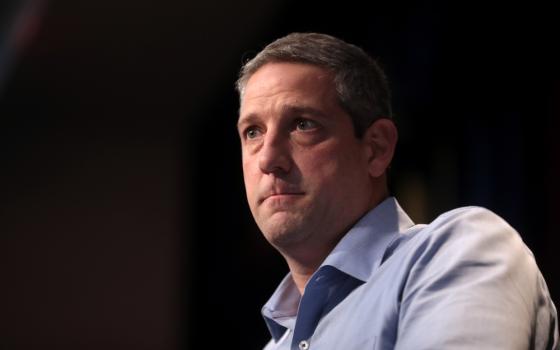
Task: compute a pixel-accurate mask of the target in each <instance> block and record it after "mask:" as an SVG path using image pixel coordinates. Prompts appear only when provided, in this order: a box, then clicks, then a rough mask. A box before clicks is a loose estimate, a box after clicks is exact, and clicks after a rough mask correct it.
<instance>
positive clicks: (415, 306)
mask: <svg viewBox="0 0 560 350" xmlns="http://www.w3.org/2000/svg"><path fill="white" fill-rule="evenodd" d="M323 278H325V279H323ZM324 281H327V284H325V285H324V286H323V285H322V284H321V283H324ZM325 288H326V289H327V290H328V292H325V293H319V294H321V295H322V296H319V294H313V293H317V292H318V291H321V290H325ZM306 295H307V299H306ZM323 297H324V298H326V299H324V301H323ZM312 304H322V306H321V307H322V309H320V310H322V311H321V312H319V314H320V315H319V317H320V318H319V319H317V317H315V316H316V315H315V314H316V313H315V314H314V312H312V311H309V310H313V308H314V307H315V306H314V305H312ZM298 310H299V312H298ZM262 314H263V316H264V318H265V321H266V323H267V326H268V328H269V330H270V332H271V335H272V339H271V341H270V342H269V343H268V344H267V345H266V347H265V349H266V350H288V349H292V350H293V349H302V350H306V349H329V350H331V349H334V350H336V349H345V350H353V349H356V350H362V349H372V350H373V349H380V350H388V349H411V350H422V349H469V350H471V349H508V350H511V349H554V350H556V349H559V348H560V346H559V344H558V324H557V314H556V309H555V307H554V304H553V303H552V300H551V299H550V296H549V293H548V289H547V287H546V284H545V281H544V279H543V277H542V275H541V273H540V271H539V269H538V267H537V265H536V263H535V260H534V257H533V255H532V253H531V252H530V251H529V249H528V248H527V247H526V246H525V244H524V243H523V242H522V240H521V238H520V236H519V235H518V234H517V232H516V231H515V230H514V229H513V228H512V227H511V226H509V225H508V224H507V223H506V222H505V221H504V220H502V219H501V218H500V217H499V216H497V215H496V214H494V213H492V212H491V211H489V210H487V209H484V208H479V207H465V208H459V209H455V210H452V211H449V212H447V213H445V214H443V215H441V216H439V217H438V218H437V219H436V220H434V221H433V222H432V223H431V224H429V225H415V224H414V223H413V222H412V221H411V220H410V218H409V217H408V216H407V215H406V213H405V212H404V211H403V210H402V209H401V208H400V206H399V204H398V203H397V201H396V200H395V198H393V197H391V198H388V199H386V200H385V201H384V202H382V203H381V204H380V205H378V206H377V207H376V208H374V209H373V210H372V211H370V212H369V213H367V214H366V215H365V216H364V217H363V218H362V219H361V220H360V221H359V222H358V223H356V225H354V227H353V228H352V229H351V230H350V231H349V232H348V233H347V234H346V235H345V236H344V237H343V238H342V240H341V241H340V242H339V243H338V245H337V246H336V247H335V249H334V250H333V251H332V252H331V254H330V255H329V256H328V257H327V258H326V259H325V261H324V262H323V264H322V265H321V267H320V268H319V269H318V270H317V272H316V273H315V274H314V275H313V276H312V277H311V279H310V280H309V282H308V283H307V286H306V288H305V292H304V297H303V299H302V297H301V296H300V294H299V292H298V290H297V288H296V286H295V284H294V282H293V280H292V278H291V275H290V274H288V275H287V276H286V277H285V278H284V280H283V281H282V282H281V283H280V285H279V286H278V288H277V289H276V291H275V292H274V294H273V295H272V297H271V298H270V299H269V301H268V302H267V303H266V304H265V306H264V307H263V309H262ZM312 314H313V315H312ZM294 333H295V336H294Z"/></svg>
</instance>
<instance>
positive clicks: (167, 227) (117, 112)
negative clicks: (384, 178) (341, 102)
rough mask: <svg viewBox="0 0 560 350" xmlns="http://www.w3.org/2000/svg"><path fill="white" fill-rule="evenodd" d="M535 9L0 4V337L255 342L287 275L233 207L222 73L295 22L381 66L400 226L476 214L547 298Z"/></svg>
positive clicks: (544, 130) (125, 344) (145, 345)
mask: <svg viewBox="0 0 560 350" xmlns="http://www.w3.org/2000/svg"><path fill="white" fill-rule="evenodd" d="M551 6H552V5H549V6H545V5H544V3H538V2H531V3H530V4H529V3H523V4H519V5H515V4H513V3H511V2H510V3H507V5H505V3H504V4H499V2H493V3H491V2H482V1H469V2H459V3H457V2H454V3H448V2H444V1H427V0H426V1H417V2H408V3H407V2H402V1H401V2H372V3H370V4H369V5H368V6H366V5H362V4H361V3H360V2H357V1H345V2H343V3H336V4H330V5H329V4H327V3H324V2H319V1H307V2H296V1H295V0H285V1H279V0H276V1H256V0H243V1H238V2H226V1H206V2H204V3H203V2H188V1H179V0H159V1H155V0H135V1H132V0H118V1H103V0H96V1H93V0H82V1H71V0H27V1H26V0H19V1H18V0H3V2H2V3H1V5H0V30H1V32H0V122H1V127H0V196H1V197H0V281H1V284H0V310H1V316H0V349H45V348H56V349H63V350H64V349H109V350H111V349H115V350H116V349H198V348H201V347H202V346H204V347H210V348H218V349H219V348H227V349H259V348H261V347H262V345H263V344H264V343H265V342H266V341H267V340H268V338H269V335H268V331H267V330H266V327H265V325H264V323H263V322H262V319H261V316H260V308H261V306H262V304H263V303H264V302H265V301H266V300H267V299H268V297H269V295H270V294H271V293H272V292H273V290H274V289H275V287H276V285H277V284H278V283H279V281H280V279H281V278H282V277H283V276H284V274H285V273H286V272H287V268H286V267H285V265H284V262H283V260H282V259H281V258H280V256H279V255H278V254H277V253H276V252H275V251H274V250H273V249H272V248H271V247H269V246H268V244H267V243H266V241H265V240H264V239H263V238H262V237H261V234H260V233H259V231H258V229H257V228H256V226H255V224H254V222H253V220H252V218H251V215H250V212H249V209H248V206H247V204H246V203H245V197H244V188H243V185H242V174H241V166H240V147H239V143H238V140H237V133H236V129H235V124H236V118H237V108H238V102H237V95H236V93H235V91H234V88H233V87H234V81H235V79H236V77H237V72H238V69H239V67H240V65H241V63H242V62H243V61H245V60H246V59H247V58H250V57H252V56H253V55H254V54H255V53H256V52H257V51H259V50H260V49H261V48H262V47H263V46H264V45H266V44H267V43H269V42H270V41H272V40H274V39H276V38H278V37H280V36H283V35H285V34H287V33H289V32H293V31H319V32H325V33H329V34H332V35H335V36H338V37H340V38H342V39H345V40H347V41H349V42H351V43H354V44H357V45H359V46H361V47H363V48H364V49H365V50H366V51H368V52H369V53H370V54H372V55H373V56H374V57H376V58H377V59H378V60H379V61H380V63H381V65H382V66H383V67H384V69H385V70H386V72H387V74H388V76H389V80H390V83H391V86H392V89H393V95H394V98H393V102H394V103H393V105H394V111H395V117H396V122H397V124H398V126H399V128H400V134H401V136H400V143H399V146H398V149H397V154H396V159H395V161H394V164H393V169H392V186H393V190H394V193H395V194H396V195H397V197H398V198H399V200H400V202H401V205H402V206H403V207H404V208H405V209H406V210H408V211H409V213H410V214H411V216H412V217H413V219H415V220H417V221H418V222H427V221H430V220H432V219H433V218H435V217H436V216H437V215H438V214H439V213H441V212H443V211H445V210H449V209H452V208H455V207H457V206H463V205H482V206H486V207H488V208H490V209H492V210H493V211H495V212H497V213H498V214H500V215H501V216H503V217H504V218H505V219H506V220H508V221H509V222H510V223H511V224H512V226H514V227H515V228H516V229H517V230H518V231H519V232H520V233H521V235H522V237H523V239H524V241H525V242H526V243H527V245H528V246H529V247H530V248H531V250H532V251H533V253H534V255H535V257H536V259H537V263H538V264H539V266H540V268H541V270H542V272H543V274H544V276H545V278H546V280H547V282H548V285H549V289H550V291H551V293H552V296H553V299H554V300H555V301H556V303H557V304H558V303H560V283H559V281H560V273H559V270H558V263H557V255H558V250H559V246H558V244H559V242H560V240H559V238H558V234H557V232H556V229H555V219H556V215H557V213H558V212H559V211H560V204H559V202H558V198H560V184H559V181H558V180H559V179H560V166H559V162H558V160H559V155H560V138H559V137H558V135H557V134H558V132H559V131H560V128H559V118H558V117H559V114H560V74H559V69H558V62H559V57H558V54H557V53H556V51H557V50H556V49H555V46H557V44H554V43H555V42H556V41H557V37H558V34H559V33H558V32H557V26H556V24H555V23H554V21H555V20H556V18H555V15H553V14H554V13H555V12H554V11H552V9H551ZM553 16H554V17H553Z"/></svg>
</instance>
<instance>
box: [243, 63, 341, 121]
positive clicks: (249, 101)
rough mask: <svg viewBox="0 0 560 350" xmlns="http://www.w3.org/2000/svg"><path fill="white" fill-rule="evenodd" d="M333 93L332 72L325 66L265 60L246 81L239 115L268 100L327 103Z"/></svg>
mask: <svg viewBox="0 0 560 350" xmlns="http://www.w3.org/2000/svg"><path fill="white" fill-rule="evenodd" d="M334 96H335V94H334V86H333V83H332V73H331V72H330V71H329V70H327V69H325V68H322V67H318V66H315V65H311V64H305V63H292V62H273V63H267V64H265V65H264V66H262V67H261V68H259V69H258V70H257V71H256V72H255V73H253V75H252V76H251V77H250V78H249V79H248V80H247V83H246V85H245V89H244V93H243V96H242V98H241V110H240V112H241V113H240V116H242V115H243V112H244V110H245V109H247V108H254V107H257V106H259V105H262V104H268V103H271V101H276V102H280V101H284V100H290V99H291V100H292V101H291V103H297V102H304V101H307V102H309V101H313V100H316V101H315V102H319V101H321V102H323V103H330V102H331V100H333V97H334Z"/></svg>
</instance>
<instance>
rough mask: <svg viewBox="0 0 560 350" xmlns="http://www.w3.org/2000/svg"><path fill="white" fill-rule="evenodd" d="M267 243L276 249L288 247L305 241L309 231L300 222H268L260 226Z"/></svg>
mask: <svg viewBox="0 0 560 350" xmlns="http://www.w3.org/2000/svg"><path fill="white" fill-rule="evenodd" d="M259 227H260V229H261V231H262V233H263V234H264V236H265V238H266V239H267V241H268V242H269V243H270V244H272V245H273V246H275V247H287V246H290V245H293V244H295V243H298V242H301V241H302V240H304V239H305V237H306V236H307V234H308V233H309V230H306V229H304V228H303V227H302V225H301V224H300V223H299V222H294V221H282V222H270V221H269V222H267V223H266V224H263V225H259Z"/></svg>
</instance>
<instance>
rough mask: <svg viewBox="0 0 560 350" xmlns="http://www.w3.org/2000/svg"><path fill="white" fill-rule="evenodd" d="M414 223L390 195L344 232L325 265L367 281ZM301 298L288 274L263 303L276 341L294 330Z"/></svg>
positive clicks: (265, 314) (323, 264)
mask: <svg viewBox="0 0 560 350" xmlns="http://www.w3.org/2000/svg"><path fill="white" fill-rule="evenodd" d="M413 225H414V222H412V220H411V219H410V218H409V217H408V215H407V214H406V213H405V212H404V210H403V209H402V208H401V207H400V205H399V203H398V202H397V200H396V199H395V198H394V197H389V198H387V199H385V200H384V201H383V202H381V203H380V204H379V205H377V206H376V207H375V208H373V209H372V210H370V211H369V212H368V213H366V214H365V215H364V216H363V217H362V218H361V219H360V220H359V221H358V222H357V223H356V224H355V225H354V226H353V227H352V229H350V231H348V233H347V234H346V235H344V237H343V238H342V239H341V240H340V242H339V243H338V244H337V245H336V247H335V248H334V249H333V250H332V252H331V253H330V254H329V255H328V256H327V258H326V259H325V261H324V262H323V263H322V264H321V266H325V265H329V266H333V267H335V268H337V269H338V270H340V271H342V272H344V273H346V274H348V275H350V276H352V277H354V278H357V279H359V280H361V281H363V282H365V281H367V280H368V279H369V277H370V276H371V275H372V274H373V273H374V272H375V271H376V270H377V268H378V267H379V265H380V262H381V259H382V258H383V255H384V253H385V250H386V248H387V246H388V245H389V244H390V243H391V242H392V241H393V240H395V239H396V238H397V237H398V235H399V233H403V232H404V231H406V230H407V229H408V228H410V227H412V226H413ZM300 299H301V295H300V293H299V291H298V289H297V287H296V285H295V283H294V281H293V279H292V276H291V274H288V275H287V276H286V277H284V279H283V280H282V282H281V283H280V285H279V286H278V288H276V291H275V292H274V293H273V294H272V296H271V297H270V299H269V300H268V302H267V303H266V304H265V305H264V306H263V308H262V315H263V316H264V319H265V321H266V324H267V326H268V328H269V330H270V333H271V334H272V337H273V338H274V339H275V340H276V341H277V340H278V339H279V338H280V337H281V336H282V334H283V333H284V332H285V330H286V329H287V328H288V329H291V330H293V329H294V326H295V321H296V315H297V309H298V305H299V302H300Z"/></svg>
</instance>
